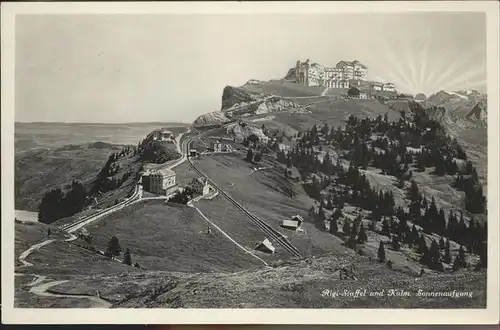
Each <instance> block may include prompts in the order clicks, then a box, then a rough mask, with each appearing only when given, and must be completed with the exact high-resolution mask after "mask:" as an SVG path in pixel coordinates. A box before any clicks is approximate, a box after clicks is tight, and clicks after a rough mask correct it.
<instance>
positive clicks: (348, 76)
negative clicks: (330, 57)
mask: <svg viewBox="0 0 500 330" xmlns="http://www.w3.org/2000/svg"><path fill="white" fill-rule="evenodd" d="M367 72H368V69H367V67H366V66H365V65H363V64H361V63H360V62H359V61H357V60H356V61H352V62H349V61H340V62H339V63H337V65H336V66H335V67H331V68H325V67H322V66H321V65H319V64H318V63H311V60H310V59H307V60H306V61H305V62H301V61H300V60H299V61H297V64H296V66H295V82H296V83H298V84H303V85H306V86H324V87H331V88H349V81H350V80H364V79H365V77H366V74H367Z"/></svg>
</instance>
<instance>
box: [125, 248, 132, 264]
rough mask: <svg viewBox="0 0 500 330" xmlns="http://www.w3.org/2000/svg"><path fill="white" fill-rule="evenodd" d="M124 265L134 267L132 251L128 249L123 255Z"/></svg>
mask: <svg viewBox="0 0 500 330" xmlns="http://www.w3.org/2000/svg"><path fill="white" fill-rule="evenodd" d="M123 263H124V264H125V265H129V266H130V265H132V257H131V255H130V250H129V249H128V248H127V249H126V250H125V253H124V254H123Z"/></svg>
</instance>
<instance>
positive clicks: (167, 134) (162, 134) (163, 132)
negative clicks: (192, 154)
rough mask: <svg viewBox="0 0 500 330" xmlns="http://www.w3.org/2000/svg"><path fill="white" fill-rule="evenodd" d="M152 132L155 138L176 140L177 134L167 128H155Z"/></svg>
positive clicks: (169, 140) (158, 139)
mask: <svg viewBox="0 0 500 330" xmlns="http://www.w3.org/2000/svg"><path fill="white" fill-rule="evenodd" d="M151 134H152V137H153V140H157V141H165V142H175V135H174V134H173V133H172V132H171V131H169V130H167V129H165V128H162V129H159V130H155V131H153V132H152V133H151Z"/></svg>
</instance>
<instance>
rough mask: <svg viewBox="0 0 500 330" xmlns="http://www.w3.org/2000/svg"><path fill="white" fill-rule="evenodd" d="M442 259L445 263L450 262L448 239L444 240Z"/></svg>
mask: <svg viewBox="0 0 500 330" xmlns="http://www.w3.org/2000/svg"><path fill="white" fill-rule="evenodd" d="M443 261H444V262H445V263H447V264H449V263H450V262H451V254H450V240H447V241H446V246H445V250H444V257H443Z"/></svg>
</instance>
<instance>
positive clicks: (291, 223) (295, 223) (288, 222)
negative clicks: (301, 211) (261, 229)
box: [282, 220, 299, 228]
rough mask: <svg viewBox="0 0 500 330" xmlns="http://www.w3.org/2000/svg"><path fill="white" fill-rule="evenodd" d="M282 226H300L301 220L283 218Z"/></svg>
mask: <svg viewBox="0 0 500 330" xmlns="http://www.w3.org/2000/svg"><path fill="white" fill-rule="evenodd" d="M282 226H286V227H295V228H297V227H298V226H299V222H298V221H293V220H283V223H282Z"/></svg>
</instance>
